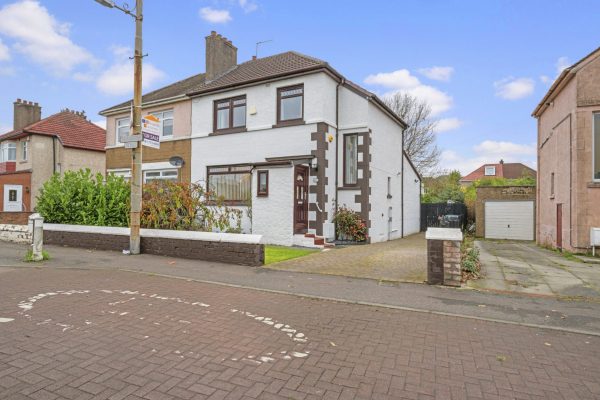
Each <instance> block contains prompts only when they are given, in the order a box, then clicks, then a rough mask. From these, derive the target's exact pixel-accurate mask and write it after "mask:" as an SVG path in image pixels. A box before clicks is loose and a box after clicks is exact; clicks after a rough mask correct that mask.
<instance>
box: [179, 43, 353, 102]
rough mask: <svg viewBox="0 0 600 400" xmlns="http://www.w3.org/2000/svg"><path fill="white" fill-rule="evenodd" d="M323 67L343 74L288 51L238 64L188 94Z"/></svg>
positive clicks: (336, 73) (321, 62)
mask: <svg viewBox="0 0 600 400" xmlns="http://www.w3.org/2000/svg"><path fill="white" fill-rule="evenodd" d="M322 68H326V69H328V70H330V71H331V72H332V73H333V74H335V75H337V76H341V75H340V74H339V73H338V72H336V71H335V70H334V69H333V68H331V67H330V66H329V64H328V63H326V62H325V61H323V60H319V59H318V58H314V57H310V56H306V55H304V54H300V53H297V52H295V51H287V52H285V53H280V54H275V55H273V56H269V57H264V58H257V59H255V60H250V61H246V62H244V63H241V64H238V65H236V66H235V67H233V68H231V69H230V70H229V71H227V72H225V73H223V74H222V75H220V76H219V77H217V78H216V79H213V80H212V81H203V82H200V83H199V84H198V85H196V86H195V87H193V88H191V89H190V90H189V92H188V95H190V96H193V95H197V94H201V93H206V92H211V91H213V90H219V89H225V88H228V87H233V86H237V85H241V84H247V83H252V82H257V81H262V80H265V79H272V78H277V77H281V76H287V75H291V74H295V73H301V72H308V71H312V70H317V69H322Z"/></svg>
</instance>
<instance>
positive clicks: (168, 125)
mask: <svg viewBox="0 0 600 400" xmlns="http://www.w3.org/2000/svg"><path fill="white" fill-rule="evenodd" d="M162 126H163V130H162V134H163V136H173V120H172V119H163V124H162Z"/></svg>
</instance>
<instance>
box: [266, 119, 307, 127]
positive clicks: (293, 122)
mask: <svg viewBox="0 0 600 400" xmlns="http://www.w3.org/2000/svg"><path fill="white" fill-rule="evenodd" d="M297 125H306V122H304V119H290V120H288V121H278V122H277V123H276V124H275V125H273V128H283V127H286V126H297Z"/></svg>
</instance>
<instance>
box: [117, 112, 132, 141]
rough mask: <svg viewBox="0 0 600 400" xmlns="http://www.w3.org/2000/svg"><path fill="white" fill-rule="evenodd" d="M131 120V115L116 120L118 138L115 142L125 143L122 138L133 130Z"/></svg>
mask: <svg viewBox="0 0 600 400" xmlns="http://www.w3.org/2000/svg"><path fill="white" fill-rule="evenodd" d="M130 121H131V120H130V119H129V117H127V118H120V119H118V120H117V121H116V124H115V125H116V135H117V138H116V140H115V143H117V144H118V143H123V142H122V141H121V138H122V137H124V136H129V133H130V131H131V122H130Z"/></svg>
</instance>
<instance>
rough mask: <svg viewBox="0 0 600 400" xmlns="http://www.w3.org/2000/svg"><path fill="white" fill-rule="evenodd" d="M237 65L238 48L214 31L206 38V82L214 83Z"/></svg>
mask: <svg viewBox="0 0 600 400" xmlns="http://www.w3.org/2000/svg"><path fill="white" fill-rule="evenodd" d="M236 65H237V47H235V46H234V45H233V43H231V40H227V38H226V37H223V36H221V35H219V34H218V33H217V32H215V31H212V32H210V35H208V36H207V37H206V80H207V81H212V80H213V79H215V78H217V77H218V76H219V75H221V74H223V73H224V72H226V71H228V70H229V69H231V68H232V67H234V66H236Z"/></svg>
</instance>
